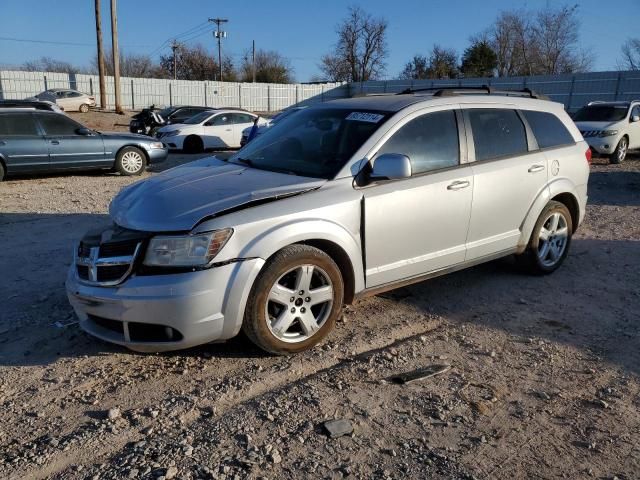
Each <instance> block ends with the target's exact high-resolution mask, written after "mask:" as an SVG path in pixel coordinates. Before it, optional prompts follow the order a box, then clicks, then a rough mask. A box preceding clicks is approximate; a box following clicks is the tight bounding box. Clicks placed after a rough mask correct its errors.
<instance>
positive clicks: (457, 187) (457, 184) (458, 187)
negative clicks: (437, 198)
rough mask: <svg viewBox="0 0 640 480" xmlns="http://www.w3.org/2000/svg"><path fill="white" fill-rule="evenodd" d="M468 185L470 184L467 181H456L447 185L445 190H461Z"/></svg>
mask: <svg viewBox="0 0 640 480" xmlns="http://www.w3.org/2000/svg"><path fill="white" fill-rule="evenodd" d="M469 185H471V182H469V181H468V180H457V181H455V182H453V183H452V184H450V185H448V186H447V190H462V189H463V188H467V187H468V186H469Z"/></svg>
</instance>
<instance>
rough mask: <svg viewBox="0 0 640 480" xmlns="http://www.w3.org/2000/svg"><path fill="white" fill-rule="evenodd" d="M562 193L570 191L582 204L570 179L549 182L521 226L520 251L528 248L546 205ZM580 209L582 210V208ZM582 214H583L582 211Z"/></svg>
mask: <svg viewBox="0 0 640 480" xmlns="http://www.w3.org/2000/svg"><path fill="white" fill-rule="evenodd" d="M561 193H569V194H571V195H573V197H574V198H575V199H576V202H577V203H578V205H580V202H579V201H578V198H580V197H579V195H578V193H577V190H576V186H575V185H574V184H573V182H571V181H570V180H569V179H567V178H558V179H555V180H553V181H552V182H551V183H549V184H548V185H547V188H545V189H543V190H542V191H541V192H540V193H539V194H538V196H537V197H536V199H535V200H534V201H533V203H532V205H531V207H530V208H529V212H528V213H527V216H526V218H525V220H524V222H523V223H522V225H521V226H520V232H521V233H520V240H518V253H522V252H524V251H525V249H526V248H527V245H528V244H529V239H530V238H531V232H532V231H533V227H534V226H535V224H536V222H537V221H538V218H539V217H540V214H541V213H542V210H544V207H546V206H547V204H548V203H549V201H550V200H551V199H552V198H554V197H556V196H557V195H560V194H561ZM580 209H581V210H582V208H580ZM580 215H582V213H581V214H580ZM580 218H582V217H580ZM576 226H577V225H576Z"/></svg>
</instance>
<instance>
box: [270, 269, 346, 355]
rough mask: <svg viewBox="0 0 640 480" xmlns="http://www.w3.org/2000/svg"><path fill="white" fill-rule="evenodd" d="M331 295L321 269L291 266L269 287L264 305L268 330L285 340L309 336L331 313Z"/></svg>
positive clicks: (301, 339)
mask: <svg viewBox="0 0 640 480" xmlns="http://www.w3.org/2000/svg"><path fill="white" fill-rule="evenodd" d="M333 295H334V292H333V284H332V283H331V279H330V278H329V275H328V274H327V272H325V271H324V270H323V269H322V268H320V267H318V266H316V265H300V266H297V267H295V268H292V269H291V270H289V271H287V272H286V273H284V274H283V275H282V276H281V277H280V278H279V279H278V280H277V281H276V282H275V283H274V284H273V285H272V287H271V289H270V290H269V295H268V297H267V302H266V305H265V309H266V312H265V313H266V315H265V318H266V319H267V326H268V328H269V331H270V332H271V333H272V334H273V335H274V336H275V337H276V338H278V339H279V340H281V341H283V342H287V343H298V342H303V341H305V340H307V339H309V338H310V337H312V336H313V335H315V333H316V332H318V330H320V328H321V327H322V325H323V324H324V323H325V322H326V321H327V319H328V318H329V316H330V315H331V307H332V305H333Z"/></svg>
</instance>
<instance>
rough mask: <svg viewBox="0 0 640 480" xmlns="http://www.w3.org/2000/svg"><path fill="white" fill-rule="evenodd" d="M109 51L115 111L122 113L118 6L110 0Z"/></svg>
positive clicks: (114, 0) (114, 1)
mask: <svg viewBox="0 0 640 480" xmlns="http://www.w3.org/2000/svg"><path fill="white" fill-rule="evenodd" d="M111 53H112V55H113V86H114V89H115V97H116V112H117V113H122V103H121V102H120V51H119V50H118V7H117V5H116V0H111Z"/></svg>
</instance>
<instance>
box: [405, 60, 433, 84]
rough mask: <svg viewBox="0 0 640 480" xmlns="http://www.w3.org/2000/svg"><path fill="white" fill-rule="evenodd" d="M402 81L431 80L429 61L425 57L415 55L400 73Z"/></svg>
mask: <svg viewBox="0 0 640 480" xmlns="http://www.w3.org/2000/svg"><path fill="white" fill-rule="evenodd" d="M400 78H401V79H407V80H423V79H425V78H429V59H428V58H427V57H425V56H424V55H414V56H413V58H412V59H411V61H410V62H408V63H407V64H405V66H404V69H403V70H402V72H400Z"/></svg>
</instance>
